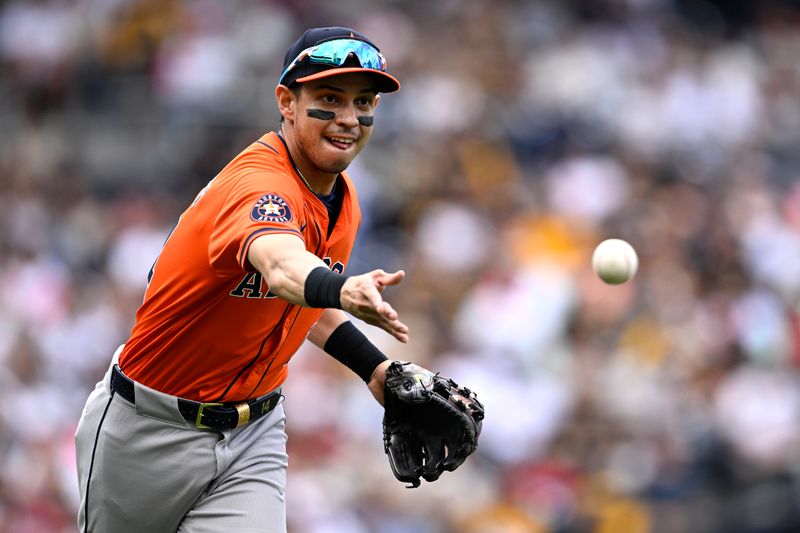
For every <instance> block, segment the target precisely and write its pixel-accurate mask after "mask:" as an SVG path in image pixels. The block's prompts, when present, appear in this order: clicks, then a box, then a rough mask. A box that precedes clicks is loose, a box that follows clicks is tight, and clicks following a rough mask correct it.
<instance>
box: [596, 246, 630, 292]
mask: <svg viewBox="0 0 800 533" xmlns="http://www.w3.org/2000/svg"><path fill="white" fill-rule="evenodd" d="M592 268H593V269H594V271H595V273H596V274H597V276H598V277H599V278H600V279H602V280H603V281H605V282H606V283H609V284H612V285H618V284H620V283H625V282H626V281H628V280H629V279H631V278H632V277H633V276H634V275H635V274H636V270H637V269H638V268H639V258H638V257H637V256H636V250H634V249H633V246H631V245H630V244H628V243H627V242H626V241H623V240H622V239H606V240H604V241H603V242H601V243H600V244H598V245H597V248H595V249H594V254H592Z"/></svg>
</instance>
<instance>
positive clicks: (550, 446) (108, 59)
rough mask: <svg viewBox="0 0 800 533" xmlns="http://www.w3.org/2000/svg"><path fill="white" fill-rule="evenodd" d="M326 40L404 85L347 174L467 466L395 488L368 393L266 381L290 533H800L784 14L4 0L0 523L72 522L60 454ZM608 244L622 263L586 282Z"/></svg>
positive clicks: (294, 379)
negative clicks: (283, 92) (476, 420)
mask: <svg viewBox="0 0 800 533" xmlns="http://www.w3.org/2000/svg"><path fill="white" fill-rule="evenodd" d="M317 25H346V26H352V27H354V28H356V29H358V30H359V31H361V32H364V33H365V34H367V35H368V36H370V37H371V38H372V39H373V40H375V41H376V42H377V43H378V45H379V46H380V47H381V48H382V50H383V51H384V52H385V54H386V56H387V59H388V62H389V69H390V71H391V72H393V73H395V74H396V75H397V76H398V77H399V78H400V80H401V82H402V85H403V88H402V90H401V91H400V92H399V93H396V94H389V95H385V96H384V98H383V99H382V101H381V105H380V107H379V109H378V112H377V116H376V121H375V133H374V136H373V141H372V143H371V144H370V146H369V147H368V148H367V149H366V150H365V152H364V153H363V154H362V155H361V156H360V158H358V159H357V160H356V163H355V164H354V165H353V166H352V167H351V169H350V173H351V176H352V177H353V178H354V180H355V181H356V182H357V185H358V186H359V189H360V195H361V201H362V208H363V211H364V221H363V224H362V227H361V231H360V239H361V240H360V243H359V244H358V247H357V249H356V252H355V255H354V257H353V259H352V262H351V264H350V266H349V272H351V273H359V272H363V271H365V270H367V269H371V268H375V267H382V268H385V269H394V268H404V269H406V271H407V272H408V278H407V279H406V281H405V282H404V284H403V287H402V288H401V289H395V290H393V291H391V292H390V293H389V294H388V298H389V299H390V301H391V302H392V303H393V304H394V305H395V307H396V308H397V309H398V310H399V311H400V314H401V318H402V319H403V320H404V321H406V322H407V323H408V324H409V325H410V327H411V337H412V341H411V342H410V343H409V345H408V346H401V345H398V343H395V342H392V341H391V340H390V339H389V338H387V336H384V335H382V334H379V333H378V332H376V331H375V330H374V329H372V328H368V329H365V331H367V332H368V334H369V335H370V336H371V337H373V338H374V340H375V342H376V343H377V344H379V345H380V346H382V347H383V348H384V349H385V350H386V352H387V353H388V354H390V355H391V356H392V357H394V358H401V359H410V360H414V361H417V362H419V363H420V364H423V365H425V366H428V367H429V368H431V369H433V370H439V371H442V372H443V373H444V374H446V375H450V376H452V377H453V378H455V379H456V380H457V381H459V382H462V383H464V384H467V385H469V386H471V387H472V388H474V389H476V390H477V391H478V392H479V395H480V398H481V399H483V400H484V402H485V404H486V407H487V412H488V418H487V419H486V422H485V425H484V433H483V436H482V442H481V446H480V449H479V450H478V453H477V454H476V455H475V456H473V457H472V458H471V459H470V460H469V461H468V462H467V463H466V464H465V465H464V466H462V467H461V468H460V469H459V470H458V471H456V472H454V473H446V474H445V475H444V476H443V477H442V479H440V480H439V481H437V482H436V483H435V484H425V485H424V486H423V487H421V488H420V489H417V490H413V491H411V490H406V489H404V488H403V487H402V485H401V484H400V483H398V482H397V481H396V480H395V479H394V478H393V477H392V476H391V473H390V470H389V466H388V463H387V460H386V458H385V456H384V454H383V450H382V443H381V436H380V418H381V410H380V407H379V406H378V405H377V404H376V403H375V402H374V401H373V400H372V398H371V396H370V395H369V393H368V392H367V390H366V388H365V387H364V385H363V383H361V382H360V381H359V380H358V379H357V378H356V377H355V376H354V375H353V374H352V373H351V372H349V371H348V370H346V369H344V368H342V367H339V366H337V363H335V362H333V361H332V360H331V359H330V358H329V357H327V356H326V355H324V354H322V353H321V352H319V351H318V350H316V349H314V348H310V347H305V348H303V349H302V350H301V352H300V353H299V354H298V355H297V356H296V358H295V360H294V361H293V363H292V371H291V377H290V380H289V382H288V384H287V386H286V389H285V391H284V392H285V393H286V396H287V403H286V409H287V414H288V424H289V448H290V470H289V486H288V504H289V521H290V527H291V531H292V532H293V533H301V532H302V533H306V532H308V533H362V532H364V533H367V532H380V533H412V532H413V533H445V532H455V531H458V532H467V533H522V532H565V533H566V532H598V533H617V532H620V533H628V532H631V533H640V532H647V531H652V532H665V533H666V532H712V533H718V532H719V533H723V532H725V533H729V532H733V533H737V532H739V533H756V532H759V533H762V532H763V533H772V532H787V533H788V532H792V531H800V453H799V452H798V451H799V450H800V446H798V444H800V443H799V442H798V441H799V440H800V388H799V387H798V365H800V180H799V179H798V177H799V176H800V172H799V170H800V152H798V146H799V145H798V142H800V62H798V58H800V10H799V9H798V6H797V2H788V1H786V2H775V1H769V2H768V1H746V0H736V1H729V0H716V1H704V0H698V1H694V0H680V1H678V0H674V1H670V0H605V1H588V0H587V1H577V0H573V1H558V0H549V1H545V0H538V1H513V0H492V1H491V2H490V1H478V0H472V1H469V0H440V1H425V0H420V1H412V2H401V1H383V2H369V1H366V0H364V1H356V0H352V1H337V2H323V1H322V0H304V1H297V2H278V1H275V2H270V1H255V0H253V1H244V0H238V1H236V0H225V1H222V0H218V1H211V0H196V1H190V0H183V1H179V0H71V1H68V0H61V1H58V0H40V1H0V68H1V69H2V70H0V135H1V136H2V143H0V220H2V233H0V531H2V532H15V533H16V532H24V533H28V532H51V531H73V530H74V529H75V518H74V514H75V507H76V505H77V482H76V475H75V471H74V470H75V466H74V445H73V434H74V431H75V426H76V423H77V420H78V418H79V416H80V412H81V408H82V406H83V402H84V400H85V398H86V396H87V395H88V393H89V391H90V390H91V388H92V387H93V385H94V383H95V382H96V381H97V380H98V379H99V378H100V377H101V376H102V374H103V372H104V370H105V369H106V367H107V365H108V362H109V360H110V357H111V354H112V353H113V351H114V349H115V348H116V346H117V345H118V344H119V343H120V342H123V341H124V340H125V339H126V336H127V334H128V332H129V330H130V327H131V324H132V320H133V316H134V313H135V310H136V308H137V306H138V304H139V302H140V301H141V297H142V292H143V290H144V284H145V278H146V273H147V271H148V269H149V267H150V265H151V264H152V262H153V260H154V258H155V257H156V255H157V254H158V252H159V249H160V247H161V245H162V242H163V240H164V238H165V236H166V234H167V233H168V231H169V230H170V228H171V227H172V226H173V225H174V224H175V222H176V220H177V217H178V216H179V214H180V213H181V212H182V210H183V209H184V207H185V206H186V205H188V203H189V202H190V201H191V199H192V198H193V197H194V195H195V194H196V193H197V191H198V190H199V189H200V188H202V186H203V185H205V183H206V182H207V181H208V180H210V179H211V178H213V177H214V176H215V175H216V173H217V172H218V171H219V170H220V169H221V168H222V166H224V164H225V163H227V162H228V160H229V159H230V158H231V157H233V156H234V155H235V154H236V153H238V152H239V151H240V150H241V149H243V148H244V147H246V146H247V145H248V144H249V143H251V142H252V141H253V140H254V139H256V138H257V137H258V136H259V135H261V134H262V133H263V132H265V131H268V130H270V129H274V128H276V127H277V124H278V116H279V115H278V112H277V108H276V106H275V104H274V96H273V90H274V86H275V84H276V82H277V78H278V74H279V72H280V66H281V63H282V60H283V54H284V52H285V50H286V48H287V47H288V45H289V44H290V43H291V41H292V40H294V38H296V37H297V35H299V34H300V33H301V32H302V31H303V30H304V29H306V28H307V27H309V26H317ZM607 237H620V238H624V239H627V240H629V241H630V242H631V243H632V244H633V245H634V247H636V249H637V250H638V252H639V255H640V269H639V274H638V275H637V277H636V278H635V280H634V281H633V282H631V283H628V284H626V285H622V286H616V287H610V286H606V285H603V284H602V283H600V282H599V281H598V280H597V279H596V277H595V276H594V275H593V273H592V272H591V269H590V267H589V264H590V261H589V258H590V255H591V251H592V249H593V247H594V246H595V245H596V244H597V243H598V242H599V241H600V240H602V239H604V238H607Z"/></svg>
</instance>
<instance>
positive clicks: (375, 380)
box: [308, 309, 391, 405]
mask: <svg viewBox="0 0 800 533" xmlns="http://www.w3.org/2000/svg"><path fill="white" fill-rule="evenodd" d="M308 340H310V341H311V342H312V343H314V345H316V346H318V347H319V348H321V349H322V350H325V351H326V352H327V353H328V354H330V355H331V356H332V357H334V358H335V359H337V360H338V361H339V362H341V363H342V364H344V365H346V366H347V367H348V368H350V369H351V370H353V372H355V373H356V374H358V375H359V376H360V377H361V379H363V380H364V381H365V382H366V383H367V387H368V388H369V390H370V392H371V393H372V395H373V396H374V397H375V399H376V400H377V401H378V403H380V404H381V405H383V391H384V384H385V383H386V369H387V368H389V365H390V364H391V361H390V360H389V359H388V358H387V357H386V356H385V355H384V354H383V353H382V352H381V351H380V350H379V349H378V348H377V347H376V346H375V345H374V344H372V343H371V342H370V341H369V339H367V338H366V336H364V334H363V333H361V332H360V331H359V330H358V329H357V328H356V327H355V326H354V325H353V323H352V322H350V320H349V318H348V317H347V315H346V314H345V313H344V312H343V311H341V310H339V309H326V310H325V311H323V313H322V316H321V317H320V319H319V320H318V321H317V323H316V324H315V325H314V327H313V328H312V329H311V331H310V332H309V334H308Z"/></svg>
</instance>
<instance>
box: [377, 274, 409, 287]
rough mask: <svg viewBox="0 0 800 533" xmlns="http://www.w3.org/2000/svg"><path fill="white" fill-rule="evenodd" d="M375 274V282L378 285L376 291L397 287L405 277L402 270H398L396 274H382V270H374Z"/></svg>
mask: <svg viewBox="0 0 800 533" xmlns="http://www.w3.org/2000/svg"><path fill="white" fill-rule="evenodd" d="M374 272H375V282H376V283H377V284H378V290H383V287H389V286H392V285H399V284H400V282H401V281H403V278H405V277H406V273H405V271H404V270H398V271H397V272H393V273H391V274H389V273H387V272H384V271H383V270H376V271H374Z"/></svg>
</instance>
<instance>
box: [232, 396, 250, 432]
mask: <svg viewBox="0 0 800 533" xmlns="http://www.w3.org/2000/svg"><path fill="white" fill-rule="evenodd" d="M234 407H236V414H237V416H238V418H237V419H236V427H237V428H240V427H242V426H243V425H245V424H247V423H248V422H250V404H249V403H247V402H242V403H237V404H236V405H234Z"/></svg>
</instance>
